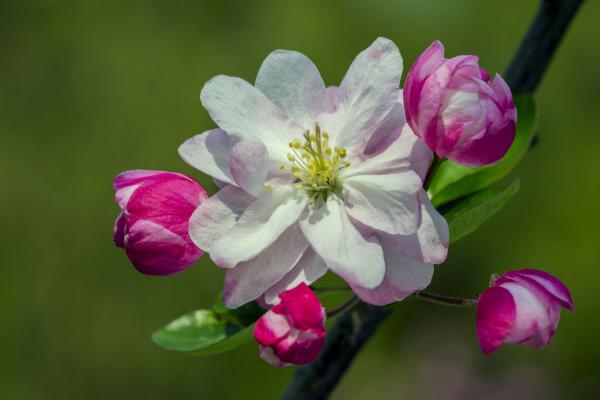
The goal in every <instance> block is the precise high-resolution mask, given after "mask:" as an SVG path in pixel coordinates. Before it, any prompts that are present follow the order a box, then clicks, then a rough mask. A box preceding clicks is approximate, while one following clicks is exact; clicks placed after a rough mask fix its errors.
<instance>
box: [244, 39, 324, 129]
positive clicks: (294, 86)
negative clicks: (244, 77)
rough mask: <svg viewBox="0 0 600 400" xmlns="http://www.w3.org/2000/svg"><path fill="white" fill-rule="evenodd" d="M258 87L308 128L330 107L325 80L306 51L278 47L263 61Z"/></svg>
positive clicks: (259, 72) (291, 116)
mask: <svg viewBox="0 0 600 400" xmlns="http://www.w3.org/2000/svg"><path fill="white" fill-rule="evenodd" d="M255 85H256V87H257V88H258V89H259V90H260V91H262V92H263V93H264V94H265V95H266V96H267V97H268V98H269V99H271V101H272V102H273V103H275V104H276V105H277V106H279V108H281V109H282V110H283V111H284V112H285V113H286V114H287V115H288V116H289V117H290V118H292V119H293V120H294V121H296V122H297V123H298V124H299V125H301V126H302V127H303V128H304V129H311V130H312V129H314V127H315V126H314V125H315V122H316V121H317V117H318V115H319V114H321V113H322V112H323V111H325V110H327V109H328V105H329V104H328V103H329V102H328V98H327V91H326V88H325V83H324V82H323V78H321V75H320V74H319V70H318V69H317V67H315V65H314V64H313V63H312V61H310V60H309V59H308V57H306V56H305V55H304V54H301V53H298V52H296V51H288V50H276V51H274V52H272V53H271V54H269V56H268V57H267V58H266V59H265V61H263V63H262V65H261V66H260V70H259V71H258V75H257V77H256V83H255Z"/></svg>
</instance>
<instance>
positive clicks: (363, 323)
mask: <svg viewBox="0 0 600 400" xmlns="http://www.w3.org/2000/svg"><path fill="white" fill-rule="evenodd" d="M391 312H392V310H391V309H390V308H388V307H376V306H372V305H370V304H366V303H363V302H359V303H358V304H357V305H355V306H354V307H353V308H352V309H351V310H350V311H348V312H346V313H345V314H343V315H342V316H341V317H339V319H338V320H337V321H336V322H335V325H334V326H333V328H332V329H331V331H330V332H327V341H326V342H325V347H324V348H323V350H322V351H321V354H320V355H319V358H317V359H316V360H315V361H314V362H313V363H312V364H309V365H306V366H304V367H300V368H298V370H297V371H296V375H295V376H294V380H293V381H292V383H291V384H290V386H288V388H287V390H286V392H285V394H284V395H283V398H284V399H286V400H300V399H301V400H311V399H324V398H327V396H329V393H331V391H332V390H333V388H335V385H336V384H337V383H338V381H339V380H340V378H341V377H342V376H343V375H344V372H346V370H347V369H348V368H349V367H350V364H351V363H352V360H353V359H354V356H355V355H356V354H357V353H358V352H359V351H360V349H361V348H362V346H363V345H364V344H365V343H366V342H367V341H368V340H369V339H370V337H371V335H372V334H373V333H374V332H375V330H376V329H377V327H378V326H379V324H380V323H381V322H383V321H384V320H385V319H386V318H387V316H388V315H390V313H391Z"/></svg>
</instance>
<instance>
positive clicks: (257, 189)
mask: <svg viewBox="0 0 600 400" xmlns="http://www.w3.org/2000/svg"><path fill="white" fill-rule="evenodd" d="M269 163H270V160H269V155H268V153H267V147H266V146H265V145H264V144H263V142H261V141H260V140H259V139H257V138H252V139H245V140H242V141H241V142H239V143H237V144H236V145H235V146H233V148H232V149H231V153H230V154H229V171H230V172H231V176H232V177H233V179H234V181H235V183H236V184H237V185H238V186H239V187H241V188H242V189H244V190H245V191H246V192H247V193H250V194H251V195H253V196H255V197H258V196H259V195H260V194H261V193H262V191H263V190H264V183H265V180H266V179H267V172H268V171H269Z"/></svg>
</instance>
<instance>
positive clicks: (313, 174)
mask: <svg viewBox="0 0 600 400" xmlns="http://www.w3.org/2000/svg"><path fill="white" fill-rule="evenodd" d="M302 137H303V138H304V143H303V142H301V141H300V140H299V139H294V140H292V141H291V142H290V143H289V144H288V145H289V148H290V149H291V152H290V153H287V159H288V161H289V162H290V164H291V166H290V167H289V171H290V172H291V173H292V174H293V175H294V176H295V177H296V178H297V179H298V181H297V183H296V185H295V186H296V188H297V189H298V190H306V191H307V192H308V194H309V196H310V201H311V202H314V201H316V199H317V198H318V197H319V196H323V199H327V195H328V193H329V192H331V191H334V190H336V189H337V188H338V186H339V184H340V182H341V181H340V180H339V174H340V172H341V171H342V170H343V169H344V168H347V167H349V166H350V163H349V162H344V161H343V159H344V158H346V156H347V151H346V149H343V148H337V147H336V148H334V147H332V146H330V145H329V134H328V133H327V132H321V127H320V126H319V124H315V131H314V134H313V133H310V131H308V130H307V131H305V132H304V133H303V135H302ZM279 169H280V170H282V171H283V170H285V167H284V166H283V165H282V166H280V167H279Z"/></svg>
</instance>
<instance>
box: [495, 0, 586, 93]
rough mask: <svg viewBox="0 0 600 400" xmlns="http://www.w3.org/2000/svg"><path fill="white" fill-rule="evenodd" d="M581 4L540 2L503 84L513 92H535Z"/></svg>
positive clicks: (557, 0)
mask: <svg viewBox="0 0 600 400" xmlns="http://www.w3.org/2000/svg"><path fill="white" fill-rule="evenodd" d="M581 3H583V0H542V2H541V3H540V7H539V9H538V12H537V15H536V16H535V19H534V20H533V22H532V23H531V26H530V27H529V30H528V31H527V34H526V35H525V37H524V38H523V41H522V42H521V45H520V46H519V49H518V50H517V52H516V53H515V55H514V57H513V59H512V61H511V63H510V65H509V66H508V69H507V70H506V76H505V78H506V82H507V83H508V86H510V88H511V89H512V91H513V92H515V93H520V92H529V93H531V92H533V91H534V90H535V89H536V87H537V86H538V84H539V83H540V80H541V79H542V76H543V75H544V72H545V71H546V68H547V67H548V63H549V62H550V60H551V59H552V56H553V55H554V52H555V51H556V49H557V47H558V44H559V43H560V41H561V39H562V37H563V35H564V34H565V32H566V30H567V28H568V26H569V23H570V22H571V20H572V19H573V17H574V16H575V13H576V12H577V9H578V8H579V6H580V5H581Z"/></svg>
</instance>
